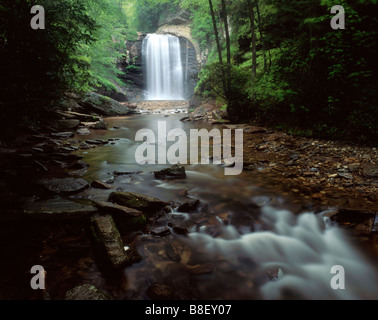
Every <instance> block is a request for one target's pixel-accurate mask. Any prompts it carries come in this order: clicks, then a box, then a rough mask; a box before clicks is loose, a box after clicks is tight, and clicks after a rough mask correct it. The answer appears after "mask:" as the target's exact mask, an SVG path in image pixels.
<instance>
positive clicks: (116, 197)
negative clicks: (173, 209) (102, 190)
mask: <svg viewBox="0 0 378 320" xmlns="http://www.w3.org/2000/svg"><path fill="white" fill-rule="evenodd" d="M109 201H110V202H112V203H116V204H119V205H121V206H125V207H129V208H133V209H137V210H140V211H142V212H144V213H147V214H151V213H156V212H158V211H159V210H162V209H163V208H164V207H166V206H167V205H169V203H167V202H164V201H161V200H159V199H157V198H153V197H150V196H147V195H143V194H139V193H135V192H113V193H111V194H110V196H109Z"/></svg>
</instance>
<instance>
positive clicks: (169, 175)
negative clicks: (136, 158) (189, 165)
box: [154, 165, 186, 179]
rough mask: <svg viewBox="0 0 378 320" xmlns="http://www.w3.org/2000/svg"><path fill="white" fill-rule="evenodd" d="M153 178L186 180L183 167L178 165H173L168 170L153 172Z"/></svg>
mask: <svg viewBox="0 0 378 320" xmlns="http://www.w3.org/2000/svg"><path fill="white" fill-rule="evenodd" d="M154 174H155V177H156V178H157V179H184V178H186V172H185V167H183V166H179V165H173V166H172V167H170V168H167V169H164V170H160V171H155V172H154Z"/></svg>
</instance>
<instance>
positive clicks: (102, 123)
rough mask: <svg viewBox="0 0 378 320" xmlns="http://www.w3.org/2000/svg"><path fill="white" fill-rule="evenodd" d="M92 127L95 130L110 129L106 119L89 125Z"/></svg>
mask: <svg viewBox="0 0 378 320" xmlns="http://www.w3.org/2000/svg"><path fill="white" fill-rule="evenodd" d="M89 128H90V129H94V130H108V125H107V124H106V122H105V121H104V120H100V121H97V122H96V123H95V124H93V125H91V126H89Z"/></svg>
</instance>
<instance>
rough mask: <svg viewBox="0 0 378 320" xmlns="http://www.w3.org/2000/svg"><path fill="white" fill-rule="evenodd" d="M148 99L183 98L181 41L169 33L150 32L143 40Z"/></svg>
mask: <svg viewBox="0 0 378 320" xmlns="http://www.w3.org/2000/svg"><path fill="white" fill-rule="evenodd" d="M143 60H144V65H145V72H146V81H147V88H146V89H147V96H146V99H147V100H183V99H184V71H183V66H182V61H181V49H180V41H179V38H178V37H175V36H172V35H168V34H148V35H147V37H146V38H145V39H144V40H143Z"/></svg>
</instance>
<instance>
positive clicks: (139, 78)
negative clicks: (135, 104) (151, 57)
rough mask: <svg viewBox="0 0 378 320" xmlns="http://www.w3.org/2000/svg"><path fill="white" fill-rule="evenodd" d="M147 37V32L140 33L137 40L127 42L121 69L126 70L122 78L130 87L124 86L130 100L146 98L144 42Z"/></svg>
mask: <svg viewBox="0 0 378 320" xmlns="http://www.w3.org/2000/svg"><path fill="white" fill-rule="evenodd" d="M145 37H146V34H145V33H138V39H137V40H136V41H128V42H127V44H126V49H127V52H126V59H125V60H124V61H123V62H122V63H121V64H120V69H121V70H122V71H124V72H125V73H124V75H123V76H122V77H121V79H122V80H123V81H124V82H125V83H127V84H128V87H126V88H124V90H125V91H126V95H127V98H128V100H134V101H135V100H143V99H144V90H145V78H144V75H143V58H142V44H143V40H144V38H145Z"/></svg>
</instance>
